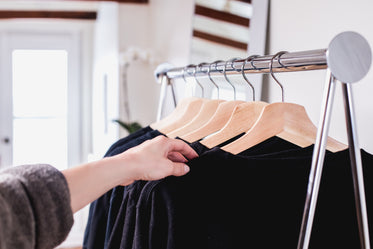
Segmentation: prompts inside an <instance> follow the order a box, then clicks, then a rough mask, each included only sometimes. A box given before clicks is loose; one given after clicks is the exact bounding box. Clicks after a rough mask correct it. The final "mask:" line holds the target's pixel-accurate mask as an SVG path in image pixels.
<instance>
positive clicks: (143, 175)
mask: <svg viewBox="0 0 373 249" xmlns="http://www.w3.org/2000/svg"><path fill="white" fill-rule="evenodd" d="M197 156H198V154H197V153H196V152H195V151H194V150H193V149H192V148H191V147H190V146H189V145H188V144H187V143H185V142H183V141H181V140H178V139H171V138H166V137H164V136H158V137H156V138H154V139H151V140H148V141H145V142H144V143H142V144H140V145H138V146H136V147H133V148H131V149H129V150H127V151H125V152H123V153H121V154H119V155H117V156H114V157H112V158H111V159H112V160H115V161H116V162H117V164H118V166H119V165H120V166H119V167H121V168H122V169H123V171H122V172H123V173H122V175H123V179H122V180H121V183H120V184H121V185H128V184H130V183H132V182H133V181H135V180H148V181H150V180H158V179H162V178H164V177H167V176H170V175H174V176H182V175H185V174H186V173H188V172H189V167H188V166H187V165H186V164H185V163H186V162H187V161H188V160H187V159H193V158H195V157H197Z"/></svg>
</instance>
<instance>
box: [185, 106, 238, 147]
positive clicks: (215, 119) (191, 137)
mask: <svg viewBox="0 0 373 249" xmlns="http://www.w3.org/2000/svg"><path fill="white" fill-rule="evenodd" d="M242 103H244V101H241V100H232V101H226V102H222V103H220V104H219V106H218V108H217V109H216V112H215V113H214V115H213V116H212V117H211V118H210V120H209V121H207V123H206V124H204V125H203V126H202V127H200V128H198V129H197V130H195V131H192V132H189V133H188V134H185V135H184V136H181V138H182V139H184V140H185V141H188V142H190V143H192V142H195V141H198V140H200V139H202V138H204V137H206V136H208V135H210V134H212V133H214V132H216V131H218V130H220V129H221V128H223V126H224V124H226V123H227V121H228V120H229V118H230V116H231V115H232V112H233V110H234V108H235V107H236V106H238V105H239V104H242Z"/></svg>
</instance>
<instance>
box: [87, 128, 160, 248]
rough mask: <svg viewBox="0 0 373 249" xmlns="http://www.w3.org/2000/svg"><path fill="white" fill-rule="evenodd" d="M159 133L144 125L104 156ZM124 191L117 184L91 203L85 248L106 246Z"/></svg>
mask: <svg viewBox="0 0 373 249" xmlns="http://www.w3.org/2000/svg"><path fill="white" fill-rule="evenodd" d="M158 135H161V133H160V132H159V131H156V130H153V129H152V128H151V127H150V126H147V127H144V128H142V129H140V130H138V131H136V132H134V133H132V134H130V135H128V136H126V137H124V138H122V139H119V140H118V141H117V142H115V143H114V144H113V145H112V146H111V147H110V148H109V149H108V151H107V152H106V153H105V155H104V157H109V156H114V155H117V154H120V153H121V152H124V151H126V150H128V149H130V148H132V147H134V146H136V145H139V144H140V143H142V142H144V141H146V140H148V139H151V138H154V137H156V136H158ZM124 192H125V187H124V186H117V187H115V188H114V189H112V190H110V191H108V192H106V193H105V194H104V195H102V196H101V197H100V198H98V199H97V200H95V201H94V202H92V203H91V205H90V208H89V215H88V222H87V225H86V228H85V233H84V240H83V248H92V249H93V248H94V249H96V248H97V249H102V248H105V247H106V243H107V239H106V237H107V236H106V235H107V234H110V233H111V229H112V221H113V218H112V217H116V214H117V211H118V210H117V209H116V207H117V206H118V204H116V203H115V202H116V201H117V200H120V199H121V196H122V195H123V193H124Z"/></svg>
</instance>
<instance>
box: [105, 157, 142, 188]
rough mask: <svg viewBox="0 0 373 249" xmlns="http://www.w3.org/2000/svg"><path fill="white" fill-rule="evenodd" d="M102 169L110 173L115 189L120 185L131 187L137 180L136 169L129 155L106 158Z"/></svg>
mask: <svg viewBox="0 0 373 249" xmlns="http://www.w3.org/2000/svg"><path fill="white" fill-rule="evenodd" d="M102 161H103V164H104V165H102V169H103V170H105V171H110V176H109V180H110V181H111V182H112V183H113V185H114V186H113V187H115V186H118V185H124V186H125V185H129V184H131V183H132V182H134V181H135V180H137V179H138V177H136V167H134V163H133V160H132V159H131V156H130V155H129V154H128V153H125V154H121V155H117V156H113V157H107V158H104V159H103V160H102Z"/></svg>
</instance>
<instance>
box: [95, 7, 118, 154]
mask: <svg viewBox="0 0 373 249" xmlns="http://www.w3.org/2000/svg"><path fill="white" fill-rule="evenodd" d="M93 51H94V59H93V60H94V64H93V102H92V105H93V113H92V120H93V121H92V129H93V132H92V136H93V138H92V139H93V153H94V156H95V157H98V158H101V157H102V156H103V155H104V153H105V152H106V151H107V149H108V148H109V147H110V145H111V144H112V143H113V142H114V141H116V140H117V139H118V126H117V125H116V124H115V123H113V122H112V120H113V119H117V118H118V115H119V110H118V109H119V107H118V102H119V93H118V77H119V65H118V4H116V3H113V2H103V3H101V4H100V6H99V9H98V16H97V21H96V27H95V36H94V48H93ZM92 159H93V158H92Z"/></svg>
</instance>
